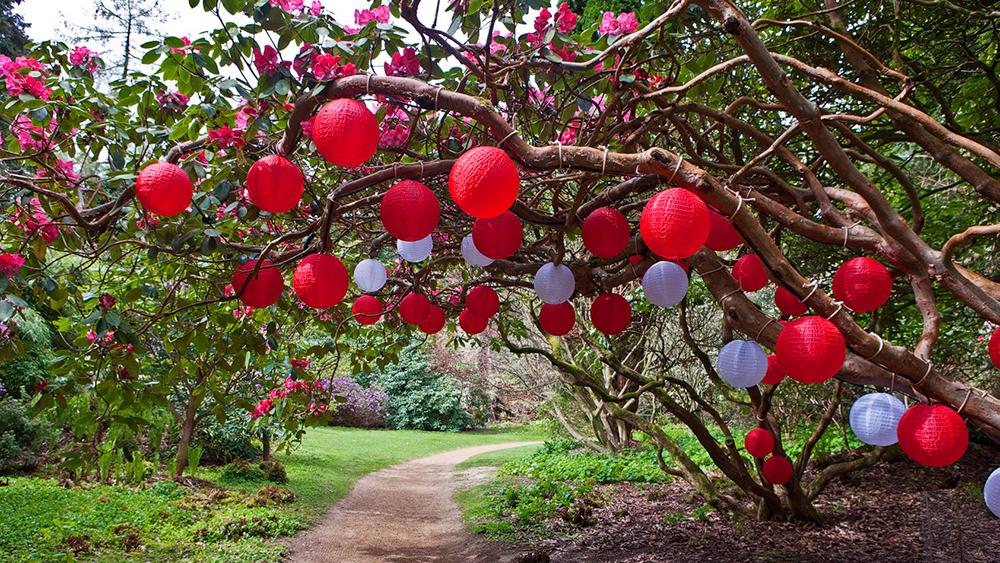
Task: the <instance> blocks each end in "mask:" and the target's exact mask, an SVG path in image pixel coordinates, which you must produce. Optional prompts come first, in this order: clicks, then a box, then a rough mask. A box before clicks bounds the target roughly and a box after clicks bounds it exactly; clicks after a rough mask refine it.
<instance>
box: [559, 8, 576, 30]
mask: <svg viewBox="0 0 1000 563" xmlns="http://www.w3.org/2000/svg"><path fill="white" fill-rule="evenodd" d="M576 20H577V15H576V14H574V13H573V11H572V10H570V9H569V4H567V3H566V2H563V3H562V4H559V9H558V10H557V11H556V30H557V31H559V33H569V32H571V31H573V28H575V27H576Z"/></svg>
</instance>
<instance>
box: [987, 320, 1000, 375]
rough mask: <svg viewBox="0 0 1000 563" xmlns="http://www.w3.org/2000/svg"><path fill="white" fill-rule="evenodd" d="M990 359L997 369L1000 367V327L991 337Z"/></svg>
mask: <svg viewBox="0 0 1000 563" xmlns="http://www.w3.org/2000/svg"><path fill="white" fill-rule="evenodd" d="M989 351H990V360H991V361H992V362H993V365H994V366H996V368H997V369H1000V328H998V329H996V330H995V331H993V336H991V337H990V346H989Z"/></svg>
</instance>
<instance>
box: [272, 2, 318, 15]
mask: <svg viewBox="0 0 1000 563" xmlns="http://www.w3.org/2000/svg"><path fill="white" fill-rule="evenodd" d="M271 6H272V7H274V8H281V9H282V10H284V11H286V12H288V13H290V14H291V13H295V12H302V11H307V12H308V13H309V15H310V16H318V15H320V14H322V13H323V3H322V2H320V1H319V0H313V2H312V4H310V5H309V8H308V9H307V8H306V5H305V0H271Z"/></svg>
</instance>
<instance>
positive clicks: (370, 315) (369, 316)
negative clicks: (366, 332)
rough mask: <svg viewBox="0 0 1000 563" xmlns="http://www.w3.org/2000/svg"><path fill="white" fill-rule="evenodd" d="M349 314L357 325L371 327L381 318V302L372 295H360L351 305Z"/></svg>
mask: <svg viewBox="0 0 1000 563" xmlns="http://www.w3.org/2000/svg"><path fill="white" fill-rule="evenodd" d="M351 313H352V314H353V315H354V320H356V321H358V323H359V324H363V325H373V324H375V323H377V322H378V320H379V319H380V318H382V302H381V301H379V300H378V298H376V297H375V296H374V295H361V296H359V297H358V298H357V299H355V300H354V304H353V305H351Z"/></svg>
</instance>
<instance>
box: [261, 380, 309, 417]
mask: <svg viewBox="0 0 1000 563" xmlns="http://www.w3.org/2000/svg"><path fill="white" fill-rule="evenodd" d="M324 391H325V383H324V382H323V381H315V382H309V381H300V380H296V379H293V378H291V377H287V378H285V381H284V382H282V384H281V385H280V386H278V387H274V388H272V389H271V390H270V391H268V393H267V398H265V399H261V400H260V401H258V402H257V404H256V405H255V406H254V408H253V410H251V411H250V418H251V419H256V418H260V417H262V416H267V415H269V414H271V412H272V411H273V409H274V404H275V402H276V401H281V400H285V399H304V400H305V401H307V403H308V406H307V408H306V414H307V415H308V416H320V415H322V414H323V413H325V412H326V411H327V409H328V405H327V404H326V403H324V402H322V401H320V400H319V399H318V397H316V396H314V395H318V394H320V393H322V392H324Z"/></svg>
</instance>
